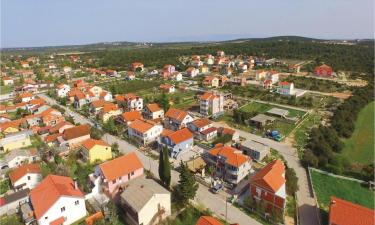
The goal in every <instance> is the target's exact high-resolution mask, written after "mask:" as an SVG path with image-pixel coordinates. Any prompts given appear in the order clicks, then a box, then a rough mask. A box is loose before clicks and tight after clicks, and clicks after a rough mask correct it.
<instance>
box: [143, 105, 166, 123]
mask: <svg viewBox="0 0 375 225" xmlns="http://www.w3.org/2000/svg"><path fill="white" fill-rule="evenodd" d="M143 114H144V117H145V118H146V119H149V120H155V119H164V110H163V109H162V108H160V106H159V105H158V104H157V103H152V104H148V105H146V107H145V109H144V111H143Z"/></svg>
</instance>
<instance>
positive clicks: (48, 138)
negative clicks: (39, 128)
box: [44, 133, 62, 143]
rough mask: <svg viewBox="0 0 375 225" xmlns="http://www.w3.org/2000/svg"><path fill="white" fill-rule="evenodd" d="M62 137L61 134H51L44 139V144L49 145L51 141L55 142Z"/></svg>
mask: <svg viewBox="0 0 375 225" xmlns="http://www.w3.org/2000/svg"><path fill="white" fill-rule="evenodd" d="M60 136H62V134H59V133H57V134H51V135H48V136H46V137H45V138H44V141H45V142H46V143H50V142H53V141H56V140H57V138H58V137H60Z"/></svg>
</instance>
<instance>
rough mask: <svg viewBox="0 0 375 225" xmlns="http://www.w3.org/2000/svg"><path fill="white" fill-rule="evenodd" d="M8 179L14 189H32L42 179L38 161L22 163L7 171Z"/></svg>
mask: <svg viewBox="0 0 375 225" xmlns="http://www.w3.org/2000/svg"><path fill="white" fill-rule="evenodd" d="M9 179H10V181H11V183H12V187H13V189H14V190H22V189H26V188H28V189H30V190H31V189H33V188H35V187H36V186H37V185H38V184H39V183H40V181H41V180H42V171H41V168H40V164H39V163H34V164H24V165H21V166H20V167H18V168H16V169H13V170H12V171H10V173H9Z"/></svg>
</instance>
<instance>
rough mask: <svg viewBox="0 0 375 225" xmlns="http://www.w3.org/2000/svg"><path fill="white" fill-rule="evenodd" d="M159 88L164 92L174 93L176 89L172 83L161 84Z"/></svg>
mask: <svg viewBox="0 0 375 225" xmlns="http://www.w3.org/2000/svg"><path fill="white" fill-rule="evenodd" d="M159 88H160V89H161V90H162V91H163V92H165V93H174V92H175V91H176V89H175V87H174V85H170V84H161V85H160V86H159Z"/></svg>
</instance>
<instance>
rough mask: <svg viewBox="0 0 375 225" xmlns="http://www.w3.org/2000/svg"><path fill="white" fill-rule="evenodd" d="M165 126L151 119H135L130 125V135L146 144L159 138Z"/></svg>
mask: <svg viewBox="0 0 375 225" xmlns="http://www.w3.org/2000/svg"><path fill="white" fill-rule="evenodd" d="M162 131H163V126H162V125H160V124H158V123H155V122H153V121H151V120H135V121H134V122H132V123H131V124H130V125H129V126H128V135H129V137H131V138H134V139H136V140H137V141H139V142H140V143H141V144H143V145H146V144H149V143H151V142H154V141H156V140H157V139H158V137H159V136H160V134H161V132H162Z"/></svg>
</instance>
